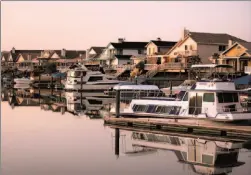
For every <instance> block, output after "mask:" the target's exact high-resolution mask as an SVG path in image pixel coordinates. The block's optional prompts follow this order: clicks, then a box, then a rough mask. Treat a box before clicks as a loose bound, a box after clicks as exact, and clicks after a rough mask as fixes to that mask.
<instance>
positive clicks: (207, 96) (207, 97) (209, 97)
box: [203, 93, 214, 102]
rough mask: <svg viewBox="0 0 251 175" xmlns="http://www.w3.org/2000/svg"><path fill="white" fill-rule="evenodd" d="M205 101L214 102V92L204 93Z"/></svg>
mask: <svg viewBox="0 0 251 175" xmlns="http://www.w3.org/2000/svg"><path fill="white" fill-rule="evenodd" d="M203 102H214V93H204V95H203Z"/></svg>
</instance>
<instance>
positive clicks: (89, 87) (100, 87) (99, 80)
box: [65, 68, 124, 93]
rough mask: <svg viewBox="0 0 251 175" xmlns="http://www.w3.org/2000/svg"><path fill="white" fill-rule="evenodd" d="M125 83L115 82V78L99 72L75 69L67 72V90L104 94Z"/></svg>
mask: <svg viewBox="0 0 251 175" xmlns="http://www.w3.org/2000/svg"><path fill="white" fill-rule="evenodd" d="M123 82H124V81H119V80H115V79H113V77H111V76H108V75H105V74H102V73H101V72H99V71H89V70H87V69H83V68H75V69H72V70H69V71H68V72H67V78H66V82H65V89H66V90H81V91H82V92H83V91H85V92H102V93H104V91H105V90H108V89H109V88H111V87H113V86H115V85H116V84H119V83H123Z"/></svg>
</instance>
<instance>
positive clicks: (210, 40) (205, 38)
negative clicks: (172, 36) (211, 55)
mask: <svg viewBox="0 0 251 175" xmlns="http://www.w3.org/2000/svg"><path fill="white" fill-rule="evenodd" d="M188 35H189V36H190V37H191V38H192V39H193V40H194V41H196V42H197V43H200V44H222V45H228V41H229V40H232V41H234V42H247V41H245V40H243V39H240V38H237V37H235V36H232V35H229V34H225V33H224V34H222V33H201V32H189V34H188Z"/></svg>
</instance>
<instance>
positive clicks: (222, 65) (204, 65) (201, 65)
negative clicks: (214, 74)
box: [191, 64, 233, 68]
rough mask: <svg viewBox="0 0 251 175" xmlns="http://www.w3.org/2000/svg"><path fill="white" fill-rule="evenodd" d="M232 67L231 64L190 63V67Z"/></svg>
mask: <svg viewBox="0 0 251 175" xmlns="http://www.w3.org/2000/svg"><path fill="white" fill-rule="evenodd" d="M220 67H221V68H233V66H231V65H228V64H219V65H217V64H195V65H192V66H191V68H220Z"/></svg>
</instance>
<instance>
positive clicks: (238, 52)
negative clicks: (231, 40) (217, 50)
mask: <svg viewBox="0 0 251 175" xmlns="http://www.w3.org/2000/svg"><path fill="white" fill-rule="evenodd" d="M238 47H240V48H238ZM245 51H246V49H245V48H244V47H242V46H241V45H239V44H238V45H236V46H234V47H233V48H231V49H230V50H229V51H227V52H226V53H225V54H224V56H227V57H237V56H240V55H241V54H243V53H244V52H245Z"/></svg>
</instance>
